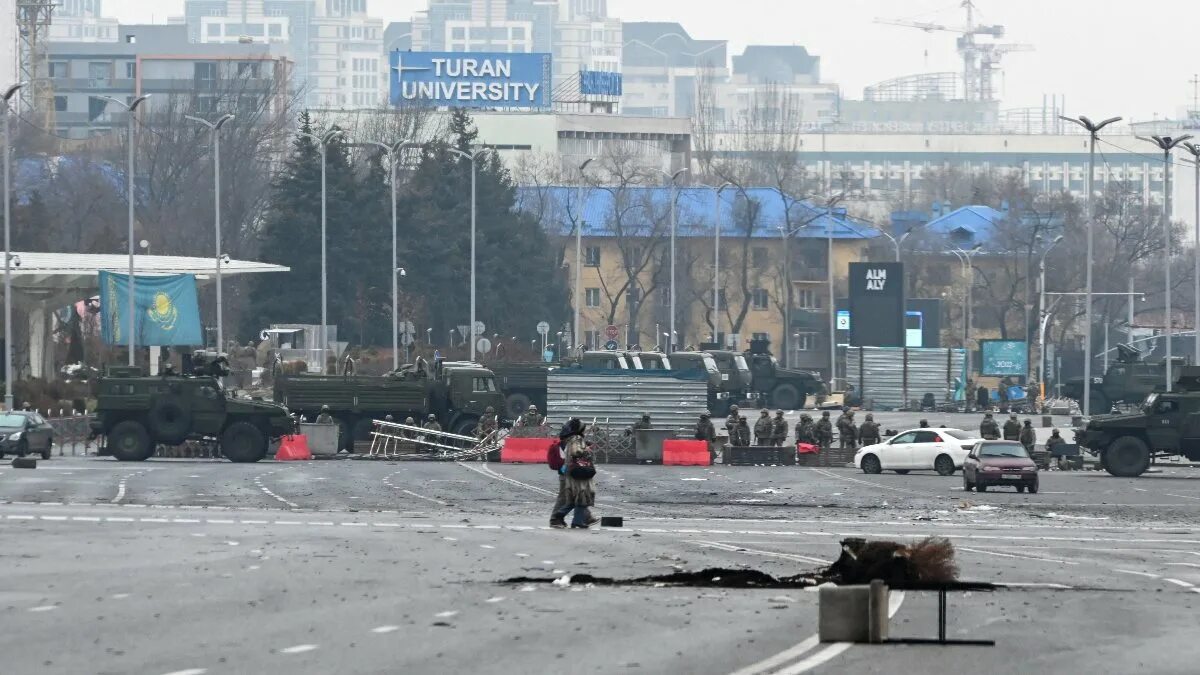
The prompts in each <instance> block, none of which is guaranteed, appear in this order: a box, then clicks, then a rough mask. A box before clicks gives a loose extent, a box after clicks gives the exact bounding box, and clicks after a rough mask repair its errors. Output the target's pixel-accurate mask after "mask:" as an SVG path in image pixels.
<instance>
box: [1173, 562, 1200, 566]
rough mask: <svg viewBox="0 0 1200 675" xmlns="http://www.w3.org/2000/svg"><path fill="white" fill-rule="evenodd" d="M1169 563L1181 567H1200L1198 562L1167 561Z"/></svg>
mask: <svg viewBox="0 0 1200 675" xmlns="http://www.w3.org/2000/svg"><path fill="white" fill-rule="evenodd" d="M1167 564H1168V565H1177V566H1179V567H1200V564H1197V563H1167Z"/></svg>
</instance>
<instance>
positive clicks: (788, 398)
mask: <svg viewBox="0 0 1200 675" xmlns="http://www.w3.org/2000/svg"><path fill="white" fill-rule="evenodd" d="M746 360H748V361H749V362H750V374H751V376H752V377H753V382H754V390H755V391H756V392H758V395H759V400H760V401H762V402H763V403H764V404H765V405H768V406H770V407H772V408H783V409H785V410H798V409H800V408H802V407H804V401H805V400H806V399H807V398H808V397H809V396H811V395H814V394H822V393H826V389H825V385H824V384H823V383H822V382H821V379H820V378H819V377H817V375H815V374H813V373H811V372H809V371H807V370H793V369H791V368H782V367H780V365H779V361H777V360H776V359H775V357H774V356H773V355H772V354H771V343H770V342H769V341H767V340H751V341H750V350H749V351H747V352H746Z"/></svg>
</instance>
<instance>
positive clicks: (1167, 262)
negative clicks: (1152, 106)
mask: <svg viewBox="0 0 1200 675" xmlns="http://www.w3.org/2000/svg"><path fill="white" fill-rule="evenodd" d="M1138 138H1140V139H1141V140H1143V141H1147V142H1149V143H1153V144H1154V145H1156V146H1158V148H1159V149H1160V150H1162V151H1163V194H1164V195H1165V197H1164V200H1165V202H1164V204H1163V245H1164V247H1165V251H1166V254H1165V255H1164V256H1163V270H1164V271H1165V274H1166V298H1165V299H1164V301H1163V304H1165V305H1166V310H1167V317H1166V321H1164V322H1163V323H1165V324H1166V328H1165V332H1164V335H1165V336H1166V340H1167V362H1166V363H1167V369H1166V370H1167V391H1171V385H1172V380H1173V379H1174V378H1172V377H1171V365H1172V364H1171V334H1172V332H1173V331H1172V330H1171V314H1172V311H1171V151H1172V150H1174V149H1175V148H1176V147H1177V146H1179V145H1180V144H1182V143H1183V142H1184V141H1190V140H1192V136H1191V134H1184V135H1183V136H1180V137H1178V138H1172V137H1171V136H1151V137H1150V138H1142V137H1141V136H1138ZM1086 356H1087V357H1088V360H1087V361H1084V363H1085V364H1086V363H1089V362H1090V361H1091V352H1090V351H1089V352H1088V353H1087V355H1086ZM1085 391H1086V390H1085Z"/></svg>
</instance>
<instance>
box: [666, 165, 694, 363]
mask: <svg viewBox="0 0 1200 675" xmlns="http://www.w3.org/2000/svg"><path fill="white" fill-rule="evenodd" d="M689 172H690V170H689V169H686V168H685V169H680V170H678V171H676V172H675V173H673V174H670V173H667V172H666V171H663V172H662V174H663V175H664V176H666V177H668V178H670V179H671V324H670V325H671V328H670V331H671V337H670V338H669V339H668V340H667V353H668V354H669V353H671V352H673V351H675V339H676V335H677V334H676V332H675V220H676V217H675V208H676V206H675V202H676V193H677V192H678V190H679V177H680V176H682V175H683V174H685V173H689Z"/></svg>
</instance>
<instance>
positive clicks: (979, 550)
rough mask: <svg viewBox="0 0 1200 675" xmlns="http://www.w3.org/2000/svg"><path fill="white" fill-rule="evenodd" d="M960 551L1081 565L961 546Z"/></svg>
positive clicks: (1054, 559) (1074, 563)
mask: <svg viewBox="0 0 1200 675" xmlns="http://www.w3.org/2000/svg"><path fill="white" fill-rule="evenodd" d="M958 550H960V551H967V552H969V553H982V554H984V555H994V556H998V557H1000V558H1018V559H1021V560H1036V561H1038V562H1048V563H1054V564H1056V565H1078V564H1079V563H1077V562H1071V561H1070V560H1060V559H1058V558H1042V557H1040V556H1033V555H1017V554H1016V553H1000V552H999V551H987V550H984V549H981V548H967V547H966V546H959V547H958Z"/></svg>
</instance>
